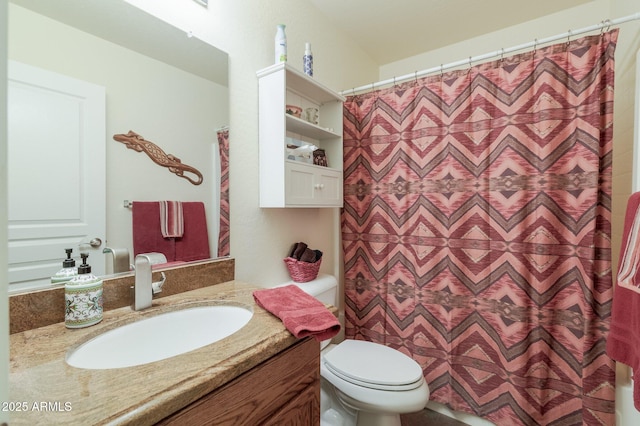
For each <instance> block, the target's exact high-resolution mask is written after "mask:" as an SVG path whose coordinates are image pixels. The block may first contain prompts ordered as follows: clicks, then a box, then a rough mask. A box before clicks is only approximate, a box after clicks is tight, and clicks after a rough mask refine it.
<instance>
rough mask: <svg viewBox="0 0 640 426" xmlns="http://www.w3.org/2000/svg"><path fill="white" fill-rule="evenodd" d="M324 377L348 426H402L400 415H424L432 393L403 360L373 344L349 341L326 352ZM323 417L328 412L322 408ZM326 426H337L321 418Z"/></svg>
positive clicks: (417, 370)
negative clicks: (421, 411)
mask: <svg viewBox="0 0 640 426" xmlns="http://www.w3.org/2000/svg"><path fill="white" fill-rule="evenodd" d="M321 357H322V358H321V361H320V375H321V377H322V379H323V380H325V381H327V382H328V383H330V384H331V385H332V387H333V395H332V396H334V397H335V398H337V399H338V401H339V403H340V404H341V405H342V406H343V408H344V410H342V411H341V410H339V409H337V410H336V404H335V403H334V404H333V409H334V410H336V411H338V412H339V413H340V414H341V415H342V423H340V422H338V423H337V424H342V425H344V426H346V425H367V426H392V425H393V426H396V425H397V426H400V414H403V413H413V412H416V411H420V410H422V409H423V408H424V407H425V406H426V404H427V401H428V400H429V387H428V386H427V383H426V382H425V380H424V376H423V374H422V369H421V368H420V366H419V365H418V363H417V362H415V361H414V360H413V359H411V358H409V357H408V356H406V355H405V354H403V353H401V352H399V351H397V350H395V349H392V348H389V347H387V346H384V345H380V344H377V343H373V342H367V341H362V340H345V341H343V342H342V343H339V344H338V345H329V346H328V347H327V348H326V349H324V350H323V351H322V355H321ZM321 411H322V412H323V414H324V412H325V410H324V408H323V407H321ZM322 424H323V425H327V426H335V424H332V423H331V421H330V420H329V421H326V420H325V418H324V417H323V422H322Z"/></svg>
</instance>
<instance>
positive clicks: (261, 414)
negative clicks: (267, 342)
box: [158, 338, 320, 426]
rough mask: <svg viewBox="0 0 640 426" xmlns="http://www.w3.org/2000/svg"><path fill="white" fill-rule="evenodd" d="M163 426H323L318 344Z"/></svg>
mask: <svg viewBox="0 0 640 426" xmlns="http://www.w3.org/2000/svg"><path fill="white" fill-rule="evenodd" d="M158 424H160V425H174V424H175V425H185V424H190V425H191V424H193V425H195V424H216V425H234V426H235V425H257V424H266V425H276V424H278V425H282V424H304V425H319V424H320V344H319V343H318V342H317V341H315V340H314V339H311V338H307V339H304V340H301V341H300V342H298V343H296V344H295V345H294V346H291V347H290V348H288V349H286V350H284V351H282V352H281V353H279V354H278V355H275V356H274V357H272V358H270V359H268V360H267V361H265V362H263V363H262V364H260V365H258V366H256V367H254V368H253V369H251V370H249V371H248V372H246V373H244V374H243V375H241V376H239V377H237V378H236V379H234V380H233V381H231V382H229V383H227V384H226V385H224V386H222V387H221V388H220V389H217V390H215V391H213V392H211V393H210V394H208V395H205V396H204V397H202V398H200V399H199V400H197V401H195V402H193V403H192V404H190V405H188V406H187V407H185V408H183V409H182V410H180V411H178V412H176V413H175V414H173V415H171V416H169V417H167V418H165V419H164V420H162V421H161V422H159V423H158Z"/></svg>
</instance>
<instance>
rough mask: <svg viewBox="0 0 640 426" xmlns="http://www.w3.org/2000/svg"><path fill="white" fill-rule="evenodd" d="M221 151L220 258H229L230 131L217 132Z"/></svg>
mask: <svg viewBox="0 0 640 426" xmlns="http://www.w3.org/2000/svg"><path fill="white" fill-rule="evenodd" d="M217 135H218V145H219V150H220V232H219V233H218V257H223V256H229V254H230V251H231V248H230V245H231V241H230V234H231V233H230V225H229V217H230V216H229V129H221V130H218V132H217Z"/></svg>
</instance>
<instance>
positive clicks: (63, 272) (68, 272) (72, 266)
mask: <svg viewBox="0 0 640 426" xmlns="http://www.w3.org/2000/svg"><path fill="white" fill-rule="evenodd" d="M64 251H65V252H66V253H67V258H66V259H65V260H64V261H63V262H62V269H60V270H59V271H58V272H56V274H55V275H54V276H52V277H51V284H61V283H66V282H67V281H70V280H71V279H73V277H75V276H76V275H78V268H76V261H75V260H73V259H72V258H71V253H72V252H73V249H70V248H68V249H64Z"/></svg>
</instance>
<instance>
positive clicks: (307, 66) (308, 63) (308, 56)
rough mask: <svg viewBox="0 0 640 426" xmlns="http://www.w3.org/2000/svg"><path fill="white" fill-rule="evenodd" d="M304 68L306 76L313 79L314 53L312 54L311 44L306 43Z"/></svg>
mask: <svg viewBox="0 0 640 426" xmlns="http://www.w3.org/2000/svg"><path fill="white" fill-rule="evenodd" d="M302 68H303V70H304V73H305V74H306V75H308V76H309V77H313V53H311V43H305V45H304V56H303V57H302Z"/></svg>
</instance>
